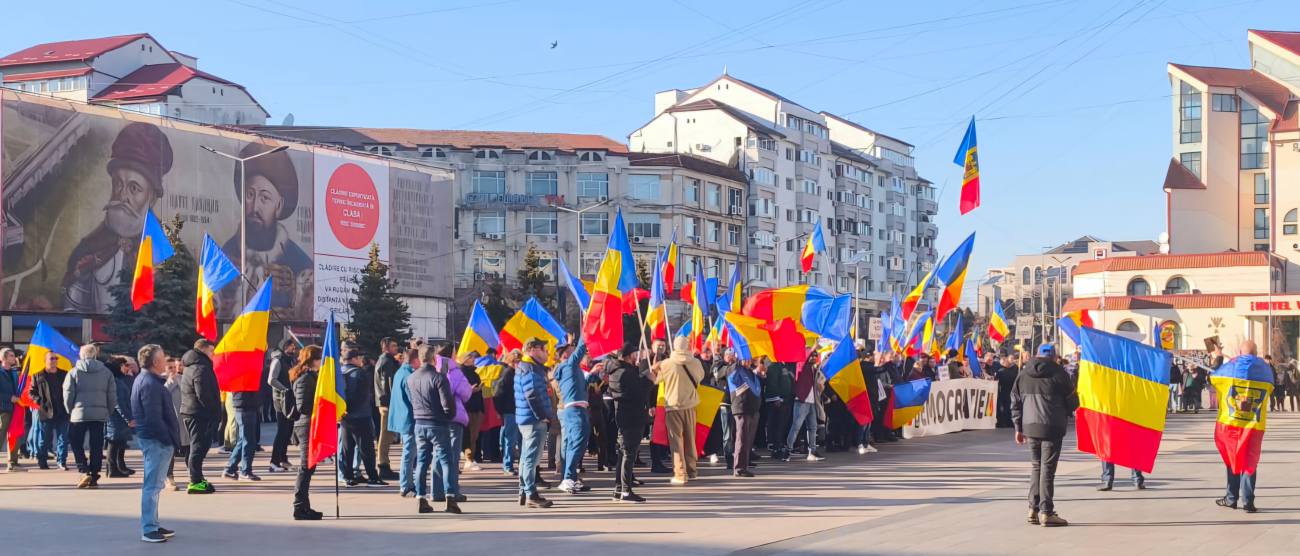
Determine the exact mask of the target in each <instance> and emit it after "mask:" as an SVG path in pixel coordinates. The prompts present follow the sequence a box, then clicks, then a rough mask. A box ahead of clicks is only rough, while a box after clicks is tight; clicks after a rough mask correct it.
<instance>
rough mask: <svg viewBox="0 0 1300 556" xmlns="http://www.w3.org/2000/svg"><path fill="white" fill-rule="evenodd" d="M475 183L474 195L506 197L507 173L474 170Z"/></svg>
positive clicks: (473, 185)
mask: <svg viewBox="0 0 1300 556" xmlns="http://www.w3.org/2000/svg"><path fill="white" fill-rule="evenodd" d="M473 182H474V183H473V184H472V187H473V188H474V193H479V194H484V195H504V194H505V192H506V173H505V172H503V171H500V170H474V178H473Z"/></svg>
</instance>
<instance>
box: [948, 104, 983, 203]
mask: <svg viewBox="0 0 1300 556" xmlns="http://www.w3.org/2000/svg"><path fill="white" fill-rule="evenodd" d="M978 150H979V149H978V148H977V147H976V145H975V116H971V118H970V125H969V126H966V136H965V137H963V138H962V140H961V146H960V147H957V156H956V157H954V158H953V159H952V163H953V164H956V165H958V166H961V167H962V169H963V171H962V176H961V207H960V208H961V213H962V214H966V213H968V212H970V211H972V210H975V209H976V208H977V207H979V206H980V161H979V153H978Z"/></svg>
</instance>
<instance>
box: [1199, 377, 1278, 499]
mask: <svg viewBox="0 0 1300 556" xmlns="http://www.w3.org/2000/svg"><path fill="white" fill-rule="evenodd" d="M1210 383H1211V384H1213V385H1214V391H1215V392H1216V393H1217V394H1218V396H1219V420H1218V422H1217V423H1215V424H1214V444H1215V446H1218V447H1219V455H1220V456H1223V463H1224V464H1225V465H1227V466H1228V469H1229V470H1231V471H1232V473H1233V474H1236V475H1240V474H1242V473H1249V474H1254V473H1255V468H1256V466H1258V465H1259V453H1260V449H1261V447H1262V445H1263V443H1264V424H1265V422H1266V421H1267V418H1268V403H1269V397H1270V396H1271V395H1272V394H1273V370H1272V369H1270V368H1269V366H1268V364H1267V363H1264V361H1263V360H1262V359H1260V358H1258V357H1256V356H1254V355H1249V354H1247V355H1239V356H1237V357H1234V358H1232V360H1231V361H1228V362H1227V363H1226V364H1224V365H1223V366H1222V367H1220V368H1219V369H1218V370H1216V371H1214V374H1212V375H1210Z"/></svg>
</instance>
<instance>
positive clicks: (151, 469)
mask: <svg viewBox="0 0 1300 556" xmlns="http://www.w3.org/2000/svg"><path fill="white" fill-rule="evenodd" d="M136 442H137V443H138V444H139V445H140V452H141V453H142V454H144V484H143V485H142V486H141V487H140V534H141V535H146V534H149V533H152V532H154V531H157V530H158V495H159V493H161V492H162V489H163V481H164V480H165V479H167V467H168V466H169V465H170V464H171V460H172V457H173V456H174V455H175V450H174V448H172V446H171V445H170V444H163V443H162V442H159V441H157V440H153V439H150V438H138V437H137V438H136Z"/></svg>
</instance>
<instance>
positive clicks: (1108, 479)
mask: <svg viewBox="0 0 1300 556" xmlns="http://www.w3.org/2000/svg"><path fill="white" fill-rule="evenodd" d="M1130 471H1132V473H1129V476H1130V477H1132V478H1133V484H1135V485H1140V484H1142V483H1144V482H1146V477H1143V476H1142V472H1141V471H1138V470H1137V469H1132V470H1130ZM1101 484H1103V485H1106V486H1110V485H1112V484H1115V464H1113V463H1110V462H1105V461H1103V462H1101Z"/></svg>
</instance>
